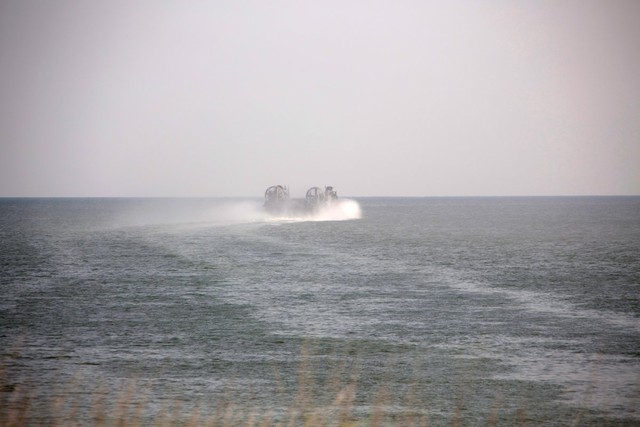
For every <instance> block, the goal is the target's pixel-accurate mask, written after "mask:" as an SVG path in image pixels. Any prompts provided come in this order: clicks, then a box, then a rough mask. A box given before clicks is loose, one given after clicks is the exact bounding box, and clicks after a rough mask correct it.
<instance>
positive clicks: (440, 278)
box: [0, 197, 640, 425]
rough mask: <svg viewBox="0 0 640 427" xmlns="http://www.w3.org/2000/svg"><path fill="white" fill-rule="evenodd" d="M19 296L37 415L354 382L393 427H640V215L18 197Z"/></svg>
mask: <svg viewBox="0 0 640 427" xmlns="http://www.w3.org/2000/svg"><path fill="white" fill-rule="evenodd" d="M0 292H1V298H0V351H1V352H2V365H1V366H2V368H3V374H2V376H3V377H4V380H3V382H4V384H3V389H2V393H4V397H3V399H5V400H6V399H8V398H10V396H8V395H10V394H11V392H14V391H15V390H16V389H17V388H23V389H26V390H30V393H31V396H32V398H31V399H32V402H33V403H32V404H33V408H34V409H33V411H34V412H35V413H36V415H34V418H36V419H37V418H38V417H41V418H42V419H45V420H46V419H47V417H52V416H55V415H52V414H51V413H50V412H48V410H47V404H48V402H51V401H52V399H54V400H55V399H56V398H61V399H67V398H69V396H71V397H72V398H73V399H74V402H76V403H75V404H76V405H78V406H80V408H79V411H80V412H81V413H82V411H83V410H87V411H89V409H86V408H85V406H86V407H89V406H90V405H91V404H92V403H91V402H94V401H95V396H96V395H101V394H106V395H108V396H113V393H115V394H116V395H117V393H119V392H120V391H121V390H125V389H127V387H130V386H131V384H132V382H133V383H135V387H136V389H137V390H141V391H140V392H137V393H135V394H134V395H133V396H129V399H130V400H133V401H136V400H140V401H144V402H145V405H146V406H145V407H146V408H147V409H146V411H147V412H148V414H149V416H150V417H153V414H154V413H157V412H159V411H162V410H163V408H166V407H167V405H171V404H173V403H175V402H181V403H180V405H181V406H180V407H181V408H182V409H181V410H183V411H185V412H186V413H188V412H189V411H190V410H193V408H194V407H198V408H199V410H200V411H202V412H203V413H204V414H206V413H207V411H209V410H213V409H214V408H216V407H217V406H219V405H221V402H225V401H232V402H234V404H235V405H237V406H238V407H242V406H246V407H248V408H253V409H254V410H257V411H260V410H265V411H267V410H268V411H271V412H270V413H272V414H273V416H274V417H276V418H277V417H278V416H279V415H278V414H286V413H287V411H288V410H290V408H291V406H292V405H293V403H292V402H295V401H296V398H299V397H300V396H301V395H304V396H307V397H309V396H310V397H309V399H310V400H312V401H313V403H312V404H313V405H318V406H322V405H327V404H330V403H331V402H332V401H333V400H334V399H335V398H336V395H337V393H338V392H339V390H341V389H342V388H343V387H345V386H347V385H348V384H354V385H355V398H354V401H353V404H352V414H353V416H354V417H355V418H356V419H361V420H366V419H367V417H368V416H370V415H371V413H372V411H374V410H376V408H378V410H383V411H384V413H385V414H386V416H387V418H386V420H387V422H388V423H389V424H395V423H396V422H397V423H398V424H400V422H399V421H398V420H400V419H401V418H399V417H400V416H401V415H402V414H407V413H415V414H419V415H421V416H423V417H425V419H427V420H428V421H429V424H430V425H446V424H447V423H449V422H451V421H452V420H453V419H458V420H460V421H461V422H462V423H463V425H478V424H481V425H482V424H486V423H487V420H492V419H493V420H497V422H498V424H500V425H510V424H514V423H516V422H520V423H526V424H530V425H602V424H609V425H638V424H640V197H550V198H544V197H537V198H356V199H353V200H349V199H343V200H341V201H340V204H339V205H338V206H335V207H334V208H333V209H331V210H328V211H324V212H321V213H320V214H318V215H316V216H313V217H296V218H277V217H276V218H274V217H269V216H268V215H266V214H265V213H264V212H263V211H262V209H261V201H260V200H241V199H0ZM302 390H304V393H302V392H301V391H302ZM7 396H8V397H7ZM116 397H117V396H116ZM5 406H6V405H5ZM5 406H0V411H1V410H3V409H6V408H5ZM394 417H395V418H394ZM394 420H396V421H394Z"/></svg>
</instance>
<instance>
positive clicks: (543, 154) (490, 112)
mask: <svg viewBox="0 0 640 427" xmlns="http://www.w3.org/2000/svg"><path fill="white" fill-rule="evenodd" d="M273 184H288V185H289V186H290V187H291V189H292V194H293V195H294V196H303V194H304V192H305V191H306V189H307V188H308V187H310V186H313V185H318V186H322V185H333V186H335V187H336V188H337V190H338V192H339V194H341V195H353V196H375V195H377V196H384V195H388V196H461V195H563V194H576V195H582V194H640V2H638V1H623V0H613V1H610V0H602V1H589V0H561V1H557V0H553V1H517V2H515V1H486V2H478V1H437V2H436V1H400V0H389V1H375V0H373V1H364V0H362V1H348V0H341V1H305V0H296V1H279V0H275V1H244V0H234V1H195V0H194V1H163V2H158V1H155V0H154V1H151V0H149V1H114V0H108V1H106V0H105V1H100V0H96V1H80V0H78V1H68V0H58V1H48V0H46V1H45V0H43V1H36V0H26V1H25V0H0V196H255V197H261V196H262V194H263V192H264V190H265V188H266V187H268V186H270V185H273Z"/></svg>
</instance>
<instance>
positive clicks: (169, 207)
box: [113, 199, 362, 226]
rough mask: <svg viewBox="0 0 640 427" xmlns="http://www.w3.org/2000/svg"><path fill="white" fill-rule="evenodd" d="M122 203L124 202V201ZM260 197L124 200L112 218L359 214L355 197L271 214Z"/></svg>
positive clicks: (171, 220)
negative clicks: (303, 210) (310, 208)
mask: <svg viewBox="0 0 640 427" xmlns="http://www.w3.org/2000/svg"><path fill="white" fill-rule="evenodd" d="M125 203H126V202H125ZM263 204H264V203H263V201H262V200H250V199H249V200H247V199H242V200H240V199H238V200H236V199H149V200H136V201H135V202H134V201H131V202H130V203H128V206H127V207H126V208H125V209H123V210H122V211H121V212H117V213H116V215H115V218H114V219H113V225H116V226H151V225H162V224H165V225H167V224H183V225H191V226H208V225H212V226H214V225H232V224H243V223H266V222H269V223H274V222H305V221H346V220H353V219H360V218H362V210H361V209H360V205H359V204H358V202H357V201H355V200H351V199H339V200H337V201H334V202H332V203H331V204H327V205H325V206H322V207H320V208H318V209H317V210H315V211H313V212H309V213H295V214H272V213H269V212H267V211H266V210H265V209H264V206H263Z"/></svg>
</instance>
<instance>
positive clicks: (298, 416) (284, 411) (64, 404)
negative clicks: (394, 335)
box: [0, 347, 638, 427]
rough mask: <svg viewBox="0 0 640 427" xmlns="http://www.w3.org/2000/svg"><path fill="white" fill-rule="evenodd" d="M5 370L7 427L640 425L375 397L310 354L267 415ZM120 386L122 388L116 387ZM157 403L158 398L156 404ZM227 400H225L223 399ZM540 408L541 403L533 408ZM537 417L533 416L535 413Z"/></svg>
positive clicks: (413, 389) (249, 407)
mask: <svg viewBox="0 0 640 427" xmlns="http://www.w3.org/2000/svg"><path fill="white" fill-rule="evenodd" d="M17 358H18V357H17V356H16V355H15V354H14V355H12V356H11V357H9V358H6V357H5V360H4V361H1V362H0V427H5V426H6V427H9V426H16V427H22V426H53V427H58V426H104V427H111V426H114V427H115V426H117V427H125V426H133V427H135V426H167V427H168V426H185V427H192V426H193V427H195V426H211V427H213V426H215V427H220V426H223V427H231V426H247V427H257V426H282V427H285V426H286V427H289V426H305V427H316V426H338V427H347V426H353V427H356V426H372V427H375V426H408V427H409V426H433V425H437V426H441V425H442V426H445V425H446V426H467V425H470V426H475V425H485V426H497V425H500V426H502V425H505V426H525V425H527V426H537V425H573V426H583V425H638V424H634V423H635V421H634V420H626V421H625V420H619V421H620V422H617V421H616V420H615V419H611V418H602V417H596V418H593V417H590V416H589V414H588V413H586V412H585V411H582V410H578V411H573V412H571V413H570V414H569V417H567V414H566V413H565V414H558V418H557V419H549V418H544V419H539V418H536V416H535V410H532V411H528V410H527V402H521V404H520V406H513V405H510V404H508V403H507V402H506V398H507V397H508V396H504V397H505V399H501V397H500V395H499V393H496V394H495V395H494V397H493V400H492V401H491V400H485V401H484V405H485V407H483V408H481V410H480V411H478V410H477V407H476V408H475V409H473V408H471V406H470V404H469V401H470V400H473V398H474V397H473V396H472V395H470V394H469V392H468V391H466V390H465V389H464V387H466V386H468V384H466V383H465V381H462V382H461V383H463V384H464V385H463V386H462V388H459V389H458V391H457V392H456V393H455V394H454V395H451V396H450V397H449V403H450V405H447V406H448V407H447V408H443V407H442V405H441V404H438V403H436V402H433V401H432V402H430V403H426V404H425V399H424V398H423V396H420V393H421V390H424V389H421V388H420V387H418V385H417V384H415V383H409V384H406V387H404V388H403V389H401V391H400V390H399V389H397V388H392V387H391V386H390V385H389V384H385V383H384V382H382V383H380V384H379V386H378V387H377V388H376V390H375V391H374V392H371V391H370V390H365V389H367V388H368V387H367V386H366V385H364V382H365V381H364V378H366V377H367V375H366V373H363V372H361V369H360V368H359V367H358V364H357V363H356V364H349V363H347V362H346V359H345V360H343V363H339V364H338V366H336V367H334V368H333V369H331V370H322V369H320V370H318V367H317V366H312V365H313V364H312V362H311V361H312V359H313V355H312V354H310V353H309V349H308V347H304V348H303V349H302V353H301V354H300V357H299V359H298V360H299V362H298V372H297V379H296V380H295V381H296V384H295V385H294V387H292V388H291V391H290V392H289V391H285V390H284V387H282V385H280V390H278V391H274V393H279V394H280V395H282V396H285V399H284V401H285V402H286V404H285V405H284V406H278V407H271V408H270V407H264V404H263V403H262V404H261V403H260V400H259V399H252V398H251V397H250V396H249V397H248V395H250V394H251V391H250V390H249V391H247V390H240V391H238V390H237V389H236V390H234V387H229V390H228V392H224V393H222V394H221V395H217V398H216V400H212V401H197V402H194V401H193V400H189V399H186V398H185V399H182V398H181V397H175V396H174V397H172V398H168V399H167V398H162V399H158V396H157V394H154V392H153V390H152V389H151V387H149V386H148V385H145V384H142V383H140V382H137V381H135V380H127V381H126V382H124V383H121V384H123V385H122V386H118V385H114V383H113V382H112V383H111V384H112V385H111V386H109V385H107V383H106V382H104V383H101V384H87V382H86V381H84V380H82V379H78V378H76V379H75V380H70V381H69V382H68V383H67V384H63V385H60V386H59V387H58V388H56V389H55V390H51V389H46V390H42V389H41V388H40V386H39V384H40V382H39V381H32V380H30V379H29V378H25V377H23V376H20V375H16V374H15V371H16V369H15V365H14V364H13V363H12V362H11V360H10V359H17ZM115 384H117V383H115ZM152 396H154V397H152ZM220 396H222V397H220ZM529 403H530V404H534V403H535V402H529ZM529 409H531V408H529Z"/></svg>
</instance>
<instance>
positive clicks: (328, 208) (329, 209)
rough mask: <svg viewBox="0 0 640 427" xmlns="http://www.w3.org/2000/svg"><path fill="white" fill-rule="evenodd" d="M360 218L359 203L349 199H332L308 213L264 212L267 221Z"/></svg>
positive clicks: (345, 219) (346, 219)
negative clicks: (282, 213)
mask: <svg viewBox="0 0 640 427" xmlns="http://www.w3.org/2000/svg"><path fill="white" fill-rule="evenodd" d="M360 218H362V210H361V209H360V204H359V203H358V202H356V201H355V200H351V199H340V200H337V201H334V202H332V203H330V204H328V205H325V206H322V207H320V208H319V209H318V210H316V211H315V212H313V213H309V214H298V215H291V214H285V215H269V214H266V221H267V222H306V221H348V220H352V219H360Z"/></svg>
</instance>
